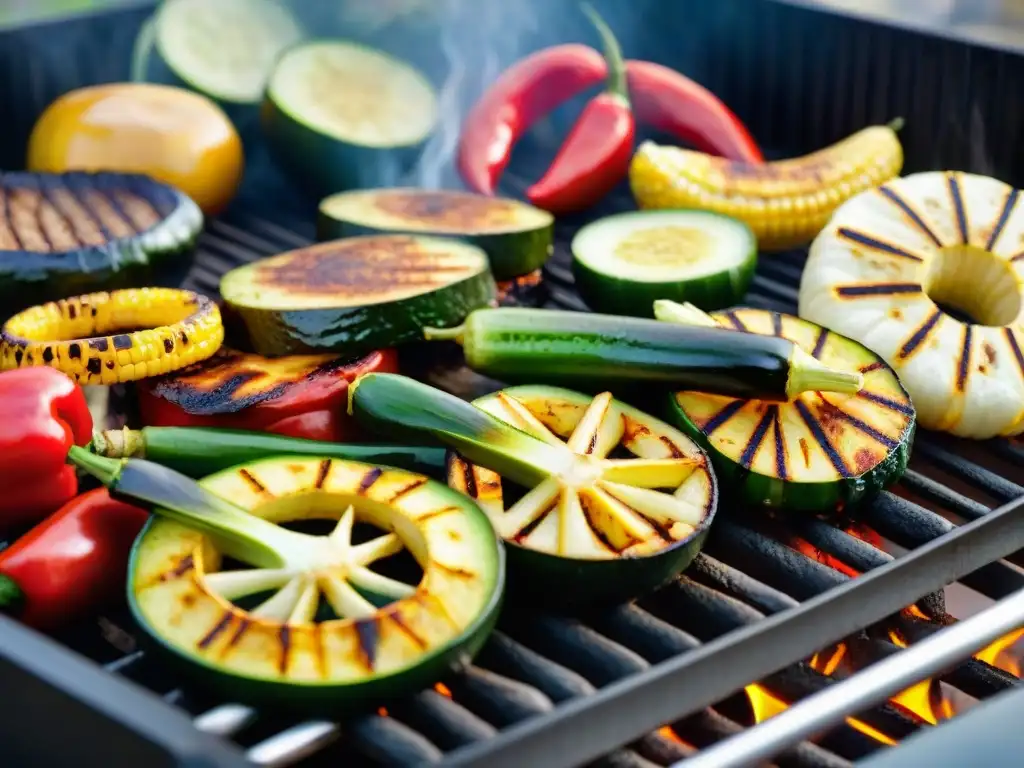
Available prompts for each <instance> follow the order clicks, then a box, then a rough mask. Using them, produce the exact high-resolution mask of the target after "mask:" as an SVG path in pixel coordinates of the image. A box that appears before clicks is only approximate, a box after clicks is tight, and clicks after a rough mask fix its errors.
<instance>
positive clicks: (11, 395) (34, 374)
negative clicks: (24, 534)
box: [0, 366, 92, 529]
mask: <svg viewBox="0 0 1024 768" xmlns="http://www.w3.org/2000/svg"><path fill="white" fill-rule="evenodd" d="M91 439H92V416H90V414H89V407H88V405H87V404H86V402H85V395H84V394H83V393H82V390H81V389H80V388H79V387H78V386H76V385H75V383H74V382H73V381H72V380H71V379H70V378H68V377H67V376H66V375H65V374H63V373H61V372H60V371H58V370H56V369H54V368H47V367H43V366H39V367H36V368H19V369H17V370H13V371H5V372H4V373H0V487H2V488H3V493H0V529H4V528H9V527H16V526H20V525H29V524H31V523H35V522H38V521H39V520H41V519H42V518H43V517H45V516H46V515H48V514H49V513H51V512H53V511H54V510H55V509H57V508H58V507H60V506H61V505H62V504H64V503H65V502H66V501H68V500H69V499H72V498H74V496H75V494H76V493H78V478H77V476H76V475H75V469H74V467H70V466H68V465H67V464H65V459H66V458H67V455H68V449H69V448H70V447H71V446H72V445H85V444H86V443H88V442H89V440H91Z"/></svg>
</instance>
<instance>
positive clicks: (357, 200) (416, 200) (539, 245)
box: [317, 189, 554, 280]
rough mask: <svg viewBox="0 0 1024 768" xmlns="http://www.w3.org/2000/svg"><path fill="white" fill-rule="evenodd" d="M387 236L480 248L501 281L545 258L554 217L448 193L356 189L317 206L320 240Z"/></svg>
mask: <svg viewBox="0 0 1024 768" xmlns="http://www.w3.org/2000/svg"><path fill="white" fill-rule="evenodd" d="M388 233H399V234H407V235H444V236H448V237H457V238H459V239H460V240H464V241H466V242H468V243H470V244H472V245H475V246H477V247H479V248H482V249H483V250H484V252H485V253H486V254H487V258H488V259H489V260H490V263H491V272H493V273H494V277H495V278H496V279H498V280H506V279H509V278H513V277H519V276H520V275H525V274H528V273H530V272H533V271H534V270H535V269H539V268H540V267H541V266H543V264H544V262H545V261H547V260H548V257H549V256H550V255H551V250H552V248H553V238H554V218H553V217H552V216H551V214H549V213H547V212H545V211H542V210H540V209H539V208H534V207H533V206H530V205H526V204H525V203H520V202H519V201H518V200H507V199H496V198H493V197H487V196H485V195H474V194H471V193H469V192H453V191H450V190H436V191H435V190H426V189H373V190H360V191H356V192H340V193H338V194H336V195H331V196H330V197H328V198H326V199H325V200H323V201H322V202H321V203H320V216H319V220H318V222H317V234H318V236H319V238H320V239H321V240H331V239H334V238H337V237H351V236H353V235H373V234H388Z"/></svg>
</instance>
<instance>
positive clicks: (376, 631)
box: [353, 616, 380, 672]
mask: <svg viewBox="0 0 1024 768" xmlns="http://www.w3.org/2000/svg"><path fill="white" fill-rule="evenodd" d="M353 626H354V627H355V630H356V637H357V638H358V640H359V656H360V658H361V659H362V661H363V664H364V665H366V668H367V669H368V670H370V671H371V672H372V671H373V668H374V665H375V664H376V662H377V647H378V645H379V644H380V626H379V625H378V623H377V617H376V616H371V617H370V618H368V619H359V620H358V621H356V622H355V623H354V625H353Z"/></svg>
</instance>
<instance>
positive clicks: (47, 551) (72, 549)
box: [0, 467, 149, 630]
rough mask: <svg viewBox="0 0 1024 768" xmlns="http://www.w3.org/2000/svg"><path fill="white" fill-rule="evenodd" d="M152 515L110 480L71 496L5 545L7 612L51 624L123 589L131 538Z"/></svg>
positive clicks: (0, 577) (3, 600) (1, 561)
mask: <svg viewBox="0 0 1024 768" xmlns="http://www.w3.org/2000/svg"><path fill="white" fill-rule="evenodd" d="M68 469H71V470H72V471H74V468H73V467H68ZM148 519H149V513H148V512H146V510H144V509H141V508H139V507H136V506H133V505H131V504H125V503H124V502H122V501H115V500H114V499H111V498H110V493H109V492H108V491H107V489H106V488H97V489H96V490H94V491H89V492H88V493H83V494H82V495H81V496H78V497H76V498H74V499H72V500H71V501H69V502H68V503H67V504H65V505H64V506H63V507H61V508H60V509H59V510H57V511H56V512H55V513H53V514H52V515H50V517H48V518H47V519H46V520H44V521H43V522H41V523H39V525H37V526H36V527H35V528H33V529H32V530H31V531H29V532H28V533H26V534H25V535H24V536H22V537H21V538H20V539H18V540H17V541H15V542H14V544H12V545H11V546H10V547H8V548H7V549H5V550H4V551H3V552H0V612H2V613H6V614H9V615H11V616H13V617H14V618H16V619H19V620H20V621H21V622H22V623H24V624H27V625H28V626H31V627H35V628H36V629H42V630H52V629H57V628H58V627H60V626H61V625H63V624H66V623H67V622H69V621H72V620H74V619H76V618H78V617H80V616H86V615H88V614H91V613H93V612H95V611H96V610H97V609H98V608H100V607H102V606H103V605H104V604H106V603H108V602H110V601H111V600H113V599H115V598H116V597H117V596H118V595H123V594H124V585H125V578H126V574H127V572H128V558H129V556H130V554H131V549H132V544H133V543H134V541H135V539H136V537H137V536H138V535H139V532H140V531H141V530H142V526H144V525H145V524H146V520H148Z"/></svg>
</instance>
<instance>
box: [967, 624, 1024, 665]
mask: <svg viewBox="0 0 1024 768" xmlns="http://www.w3.org/2000/svg"><path fill="white" fill-rule="evenodd" d="M1022 637H1024V628H1022V629H1018V630H1016V631H1014V632H1011V633H1010V634H1008V635H1006V636H1005V637H1001V638H999V639H998V640H996V641H995V642H994V643H992V645H990V646H988V647H987V648H984V649H982V650H980V651H978V652H977V653H976V654H974V658H976V659H978V660H979V661H984V662H986V663H988V664H991V665H992V666H993V667H998V668H999V669H1001V670H1003V671H1004V672H1009V673H1010V674H1011V675H1013V676H1015V677H1020V673H1021V665H1020V660H1019V659H1018V658H1017V657H1016V656H1015V655H1013V654H1010V653H1006V650H1007V649H1008V648H1010V647H1011V646H1013V645H1016V644H1017V642H1018V641H1019V640H1020V639H1021V638H1022Z"/></svg>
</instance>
